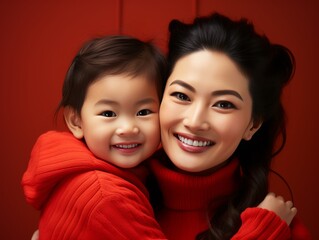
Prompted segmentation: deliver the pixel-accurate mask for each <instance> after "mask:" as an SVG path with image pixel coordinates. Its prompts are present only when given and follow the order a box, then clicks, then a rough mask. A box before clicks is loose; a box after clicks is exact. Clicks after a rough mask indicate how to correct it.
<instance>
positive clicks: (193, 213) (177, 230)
mask: <svg viewBox="0 0 319 240" xmlns="http://www.w3.org/2000/svg"><path fill="white" fill-rule="evenodd" d="M164 157H166V156H165V155H164V154H163V155H161V156H160V158H159V159H160V160H154V161H151V162H150V165H151V169H152V171H153V173H154V175H155V177H156V179H157V182H158V184H159V187H160V190H161V192H162V194H163V203H164V208H163V209H161V211H160V213H159V215H158V217H157V219H158V221H159V223H160V225H161V227H162V229H163V231H164V233H165V235H166V237H167V238H168V239H169V240H188V239H189V240H194V239H195V236H196V235H197V234H198V233H200V232H202V231H204V230H207V229H208V217H207V206H208V204H209V203H210V204H211V205H210V207H211V208H212V211H214V209H216V208H217V207H218V206H219V205H220V204H221V203H222V202H223V201H225V199H226V198H227V196H229V195H230V194H231V193H232V192H233V191H234V190H235V189H236V187H237V183H238V182H239V180H240V171H239V162H238V160H236V159H234V160H233V161H231V162H230V163H229V164H228V165H226V166H224V167H223V168H221V169H220V170H218V171H217V172H215V173H214V174H212V175H209V176H195V175H190V174H183V173H180V172H176V171H173V170H171V169H169V168H167V167H166V166H164V164H162V162H163V158H164ZM168 161H169V160H168ZM241 219H242V226H241V228H240V229H239V231H238V232H237V233H236V234H235V235H234V236H233V238H232V239H233V240H243V239H251V240H256V239H265V240H266V239H268V240H269V239H273V240H275V239H279V240H281V239H283V240H284V239H294V240H301V239H303V240H306V239H311V237H310V235H309V233H308V231H307V229H306V228H305V227H304V226H303V225H302V224H301V223H300V222H299V221H298V220H294V221H293V222H292V224H291V225H290V226H291V227H290V228H289V227H288V225H287V224H286V222H284V221H282V220H281V219H280V217H279V216H277V215H276V214H275V213H273V212H270V211H267V210H265V209H261V208H248V209H246V210H245V211H244V212H243V213H242V214H241Z"/></svg>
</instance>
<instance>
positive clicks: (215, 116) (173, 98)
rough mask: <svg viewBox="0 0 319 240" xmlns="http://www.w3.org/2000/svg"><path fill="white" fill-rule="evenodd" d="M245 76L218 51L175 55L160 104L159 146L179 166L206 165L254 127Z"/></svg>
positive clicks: (230, 149) (197, 169)
mask: <svg viewBox="0 0 319 240" xmlns="http://www.w3.org/2000/svg"><path fill="white" fill-rule="evenodd" d="M251 116H252V99H251V96H250V93H249V89H248V80H247V78H246V77H245V76H244V75H243V74H242V73H241V72H240V71H239V70H238V68H237V67H236V65H235V64H234V63H233V62H232V61H231V60H230V59H229V58H228V57H227V56H226V55H224V54H222V53H217V52H211V51H200V52H196V53H193V54H190V55H187V56H185V57H183V58H181V59H180V60H179V61H178V62H177V63H176V65H175V68H174V70H173V72H172V74H171V76H170V77H169V79H168V81H167V84H166V89H165V93H164V96H163V100H162V104H161V109H160V122H161V134H162V144H163V147H164V149H165V151H166V153H167V154H168V156H169V157H170V159H171V161H172V162H173V163H174V164H175V166H176V167H178V168H179V169H182V170H185V171H188V172H202V171H206V170H212V169H214V167H216V166H217V165H219V164H221V163H222V162H224V161H226V160H227V159H228V158H229V157H230V156H231V155H232V154H233V152H234V151H235V149H236V148H237V146H238V144H239V143H240V141H241V140H242V139H246V140H249V139H250V138H251V136H252V135H253V133H254V132H255V130H256V129H255V128H253V121H252V117H251Z"/></svg>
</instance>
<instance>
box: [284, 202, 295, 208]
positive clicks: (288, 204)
mask: <svg viewBox="0 0 319 240" xmlns="http://www.w3.org/2000/svg"><path fill="white" fill-rule="evenodd" d="M286 206H287V207H289V208H292V207H293V206H294V204H293V202H292V201H287V202H286Z"/></svg>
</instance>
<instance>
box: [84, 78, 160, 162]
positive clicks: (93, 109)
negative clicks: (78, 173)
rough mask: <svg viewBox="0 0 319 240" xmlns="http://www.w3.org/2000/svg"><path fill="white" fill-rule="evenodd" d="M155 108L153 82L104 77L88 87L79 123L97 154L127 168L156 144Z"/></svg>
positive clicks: (156, 109)
mask: <svg viewBox="0 0 319 240" xmlns="http://www.w3.org/2000/svg"><path fill="white" fill-rule="evenodd" d="M158 111H159V99H158V95H157V91H156V86H155V83H153V82H151V81H149V80H148V79H146V78H145V77H144V76H137V77H129V76H126V75H114V76H105V77H102V78H101V79H99V80H97V81H96V82H94V83H93V84H91V85H90V86H89V88H88V90H87V94H86V98H85V100H84V104H83V107H82V110H81V119H80V126H81V130H82V132H83V136H84V138H85V141H86V144H87V145H88V147H89V149H90V150H91V151H92V152H93V153H94V154H95V155H96V156H97V157H99V158H101V159H103V160H105V161H107V162H110V163H112V164H114V165H116V166H119V167H123V168H130V167H135V166H137V165H138V164H139V163H141V162H142V161H143V160H145V159H146V158H148V157H149V156H150V155H151V154H153V153H154V152H155V151H156V149H157V148H158V146H159V142H160V130H159V116H158V115H159V113H158Z"/></svg>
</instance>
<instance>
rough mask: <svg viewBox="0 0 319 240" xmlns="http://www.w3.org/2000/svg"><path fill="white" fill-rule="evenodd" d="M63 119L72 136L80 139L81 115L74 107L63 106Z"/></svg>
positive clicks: (81, 134) (81, 131)
mask: <svg viewBox="0 0 319 240" xmlns="http://www.w3.org/2000/svg"><path fill="white" fill-rule="evenodd" d="M64 120H65V122H66V125H67V126H68V128H69V130H70V131H71V132H72V133H73V136H74V137H76V138H77V139H82V138H83V137H84V135H83V130H82V126H81V117H80V116H79V114H78V113H77V112H76V111H75V109H73V108H71V107H66V108H64Z"/></svg>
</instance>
